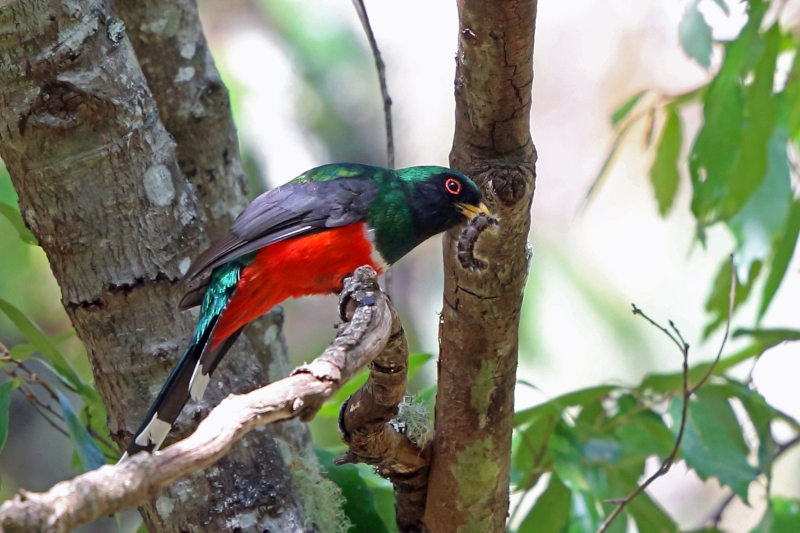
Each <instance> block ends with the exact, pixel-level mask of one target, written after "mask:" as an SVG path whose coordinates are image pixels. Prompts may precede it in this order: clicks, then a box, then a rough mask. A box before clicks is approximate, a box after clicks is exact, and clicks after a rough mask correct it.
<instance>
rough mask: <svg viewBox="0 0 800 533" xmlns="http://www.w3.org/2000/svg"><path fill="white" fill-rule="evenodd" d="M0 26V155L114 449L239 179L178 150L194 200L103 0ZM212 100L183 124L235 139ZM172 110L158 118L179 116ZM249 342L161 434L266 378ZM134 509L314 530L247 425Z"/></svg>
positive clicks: (163, 517) (269, 326)
mask: <svg viewBox="0 0 800 533" xmlns="http://www.w3.org/2000/svg"><path fill="white" fill-rule="evenodd" d="M170 20H172V19H169V18H168V19H167V22H169V21H170ZM195 29H196V30H197V28H195ZM197 31H199V30H197ZM0 35H3V36H5V38H4V39H0V155H2V157H3V159H4V160H5V162H6V165H7V167H8V170H9V173H10V174H11V178H12V181H13V183H14V186H15V188H16V190H17V193H18V195H19V197H20V206H21V211H22V214H23V217H24V218H25V221H26V223H27V224H28V226H29V227H30V228H31V230H32V231H33V233H34V234H35V235H36V237H37V238H38V239H39V242H40V243H41V245H42V247H43V248H44V250H45V252H46V253H47V256H48V258H49V260H50V264H51V268H52V269H53V273H54V274H55V277H56V279H57V281H58V282H59V285H60V287H61V290H62V302H63V304H64V306H65V308H66V310H67V313H68V315H69V317H70V319H71V321H72V323H73V325H74V326H75V329H76V331H77V333H78V336H79V337H80V339H81V340H82V341H83V342H84V344H85V345H86V348H87V351H88V354H89V359H90V362H91V364H92V369H93V372H94V376H95V384H96V386H97V389H98V391H99V392H100V394H101V395H102V397H103V399H104V401H105V403H106V406H107V408H108V413H109V427H110V429H111V432H112V436H113V437H114V438H115V440H116V441H117V442H118V443H120V445H123V444H126V443H127V441H128V439H129V438H130V435H131V432H132V430H134V429H135V428H136V426H137V425H138V424H139V422H140V421H141V419H142V417H143V415H144V413H145V411H146V409H147V407H148V405H149V403H150V402H151V400H152V399H153V398H154V396H155V394H156V392H157V391H158V388H160V386H161V384H162V383H163V382H164V379H165V377H166V375H167V373H168V372H169V370H170V369H171V368H172V366H173V365H174V363H175V362H176V360H177V358H178V357H179V356H180V353H181V352H182V350H183V348H184V347H185V344H186V343H187V342H188V339H189V337H190V335H191V331H192V329H193V327H194V321H195V319H196V314H195V313H183V314H181V313H178V311H177V309H176V307H175V302H176V301H177V299H178V297H179V296H180V293H181V292H182V287H181V285H180V283H179V281H180V279H181V277H182V275H183V273H184V272H185V271H186V269H187V268H188V266H189V263H190V261H191V259H192V258H193V257H194V256H195V255H196V254H197V253H198V251H199V250H200V249H201V248H202V247H204V246H207V245H208V242H209V241H208V239H207V238H206V234H205V230H204V227H203V223H202V219H203V218H206V219H208V220H210V221H211V224H212V226H213V227H214V228H215V233H218V232H219V230H220V228H221V227H222V225H224V224H226V223H227V222H229V220H230V216H231V215H232V214H234V213H235V212H236V211H237V210H238V209H239V208H240V207H241V205H243V204H242V198H243V197H242V188H241V186H236V187H230V184H231V183H232V182H236V181H237V180H238V181H239V182H241V179H240V177H239V176H238V175H237V173H238V172H239V171H238V160H237V159H238V158H237V156H236V154H235V153H233V152H231V151H230V150H229V151H228V154H227V157H228V159H227V160H226V159H225V156H224V148H223V152H222V153H220V152H219V151H216V152H214V153H210V152H209V154H200V155H203V156H204V157H199V156H193V155H191V153H190V150H188V149H187V152H185V153H184V155H185V154H186V153H188V154H189V155H185V159H184V160H181V161H180V162H181V164H182V165H183V166H184V167H186V168H190V167H192V166H193V167H194V168H196V169H200V170H198V172H197V173H196V176H200V177H198V178H197V185H198V187H197V188H198V190H200V191H201V193H202V196H201V197H202V198H203V199H204V200H206V204H205V206H204V208H202V209H201V208H200V207H199V205H198V203H197V198H196V196H195V194H194V191H193V189H192V187H191V186H190V185H189V184H188V183H187V181H186V180H185V179H184V177H183V175H182V173H181V170H180V168H179V164H178V163H179V157H180V156H178V157H176V146H175V143H174V142H173V140H172V139H171V138H170V135H169V133H168V132H167V131H166V130H165V128H164V126H163V125H162V122H161V120H160V119H159V113H158V110H157V107H156V102H155V101H154V99H153V96H152V95H151V93H150V91H149V88H148V85H147V82H146V80H145V77H144V76H143V74H142V71H141V69H140V67H139V64H138V63H137V60H136V56H135V55H134V51H133V49H132V48H131V45H130V43H129V42H128V40H127V39H126V37H125V33H124V31H123V26H122V24H121V22H120V21H119V20H118V19H117V18H116V17H115V15H114V14H113V13H112V11H111V10H110V9H109V8H108V6H107V5H106V4H105V3H104V2H102V1H97V2H90V1H88V0H77V1H75V2H69V3H62V2H57V1H55V0H22V1H18V2H15V3H12V4H10V5H8V6H5V7H3V8H2V9H0ZM195 36H196V37H197V34H195ZM197 38H198V41H196V42H197V43H198V46H200V48H201V52H200V53H199V54H200V55H201V56H202V59H203V61H204V62H205V64H208V62H209V61H210V57H209V56H207V50H205V49H204V47H203V46H202V43H201V42H200V37H197ZM183 50H188V47H187V48H185V49H183ZM186 55H189V54H188V51H186ZM192 57H193V58H194V56H192ZM210 68H211V69H213V65H211V67H210ZM173 81H175V79H174V78H173ZM175 83H177V82H175ZM162 88H163V87H162ZM212 92H213V91H212ZM212 96H213V95H212ZM205 97H208V94H207V93H201V94H200V95H199V96H197V100H196V101H195V106H194V107H193V108H192V110H193V111H197V110H198V109H203V105H204V104H205V103H208V102H212V103H214V102H215V103H214V104H213V105H210V107H207V108H205V111H206V112H208V115H207V118H208V116H210V115H213V111H215V110H216V111H218V110H219V106H220V105H222V104H220V102H221V101H222V100H224V98H223V99H222V100H219V99H217V100H215V99H214V98H210V100H209V99H208V98H206V99H204V98H205ZM225 105H227V104H225ZM225 105H223V106H222V111H223V114H224V113H227V114H228V118H227V119H226V118H225V117H224V116H223V117H222V118H220V117H216V118H215V117H211V118H209V120H208V121H206V122H205V123H204V124H194V126H195V127H197V128H198V132H196V134H197V135H201V136H202V132H201V131H200V130H201V129H202V128H204V127H205V128H208V127H211V128H219V127H222V126H220V124H227V126H225V127H227V130H226V131H225V133H224V135H223V137H225V138H226V139H227V141H226V142H227V143H228V144H225V145H224V146H230V145H231V139H232V138H234V137H233V136H234V135H235V134H234V133H233V130H232V124H231V123H230V118H229V111H227V108H226V107H225ZM201 114H202V113H201ZM177 115H178V118H177V119H175V121H174V122H173V124H180V123H181V119H180V113H177ZM190 115H191V113H190V114H189V115H186V114H184V117H188V116H190ZM193 117H194V118H197V117H196V116H193ZM174 118H175V117H172V119H174ZM226 121H227V122H226ZM183 124H184V127H185V126H186V125H187V124H189V123H188V122H187V121H186V119H184V122H183ZM179 130H180V128H179V127H178V126H176V129H175V131H176V132H178V131H179ZM221 135H222V134H221ZM176 137H179V138H180V136H179V135H178V134H177V133H176ZM186 138H188V139H191V138H190V137H186ZM189 142H190V143H191V142H192V141H191V140H190V141H189ZM234 146H235V144H234ZM220 147H221V148H222V147H223V145H220ZM221 156H222V162H221V163H220V162H219V161H217V162H215V159H219V158H220V157H221ZM209 169H212V170H209ZM213 169H221V170H213ZM203 176H206V177H203ZM204 180H206V181H205V182H204ZM215 180H218V183H219V185H216V183H217V181H215ZM204 187H205V188H204ZM215 187H218V189H215ZM212 191H213V192H212ZM223 191H224V194H223ZM204 212H205V213H206V215H207V216H205V217H204V216H203V213H204ZM270 320H271V322H270V321H268V322H267V323H266V324H262V326H261V327H262V331H261V333H265V334H266V335H269V337H270V338H272V339H275V338H278V337H279V333H280V325H281V320H282V317H281V316H280V315H279V314H274V315H272V316H271V319H270ZM266 335H262V337H263V336H266ZM271 347H272V348H274V349H277V350H280V349H281V346H280V344H279V343H278V344H273V345H272V346H271ZM250 351H251V350H250V349H248V347H247V343H243V342H240V343H239V344H238V345H237V347H235V349H234V350H232V354H231V356H229V357H228V358H226V361H225V362H224V363H223V364H222V365H221V367H220V369H218V370H217V372H216V374H215V378H214V381H215V382H216V383H214V384H212V386H211V387H209V389H208V392H207V395H206V396H207V398H206V400H204V401H203V402H201V403H199V404H193V405H192V406H191V407H190V408H188V409H187V412H186V413H185V415H184V416H183V417H181V419H179V424H178V427H177V429H176V431H175V436H176V437H180V436H183V435H185V434H186V433H188V432H189V431H190V429H191V427H193V425H194V424H195V423H196V420H197V419H199V418H202V417H203V416H204V414H205V413H206V412H207V411H208V408H209V407H210V406H211V405H213V404H216V403H218V402H219V401H220V400H221V399H222V398H223V397H225V396H227V394H228V393H230V392H241V391H246V390H250V389H253V388H255V387H257V386H259V385H261V384H263V383H264V382H265V377H266V376H265V375H264V373H263V372H262V369H261V366H260V365H259V364H258V361H256V359H255V358H254V357H253V356H252V354H250V353H249V352H250ZM273 351H274V350H273ZM294 445H296V446H307V441H305V442H304V441H303V439H302V438H301V439H299V440H298V442H296V443H294ZM296 466H297V467H298V468H301V469H304V468H305V467H306V465H305V464H303V463H302V461H300V462H299V463H298V465H296ZM143 512H144V516H145V518H146V520H147V523H148V526H149V527H150V528H151V532H155V531H196V530H198V528H202V529H203V530H205V531H219V530H235V531H242V532H245V531H258V532H262V531H304V530H307V529H308V530H310V529H313V525H311V523H310V522H308V521H307V520H306V516H305V513H304V510H303V506H302V501H301V499H300V497H299V496H298V494H297V492H296V491H295V490H294V487H293V483H292V476H291V473H290V471H289V469H287V467H286V464H285V463H284V460H283V458H282V456H281V453H280V450H279V447H278V444H277V443H276V442H275V440H274V439H273V438H272V434H271V433H270V432H268V431H256V432H253V433H251V434H250V435H248V436H247V437H246V438H245V439H243V440H242V441H240V442H239V443H238V444H237V445H235V446H234V447H233V449H232V450H231V452H230V454H229V455H228V456H227V457H226V458H225V459H223V460H222V461H220V462H219V463H217V464H216V465H215V466H214V467H212V468H211V469H209V470H208V471H206V472H203V473H201V474H199V475H195V476H192V477H190V478H188V479H185V480H182V481H180V482H177V483H175V484H174V485H173V486H172V487H171V488H170V489H169V490H168V491H167V492H166V493H165V494H163V495H161V496H160V497H158V498H157V499H156V500H155V502H153V503H152V504H150V505H148V506H145V507H144V509H143ZM307 522H308V525H306V524H307Z"/></svg>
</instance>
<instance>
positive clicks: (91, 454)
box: [56, 390, 106, 472]
mask: <svg viewBox="0 0 800 533" xmlns="http://www.w3.org/2000/svg"><path fill="white" fill-rule="evenodd" d="M56 394H58V401H59V403H60V404H61V412H62V413H63V415H64V421H65V422H66V423H67V432H68V433H69V436H70V439H72V445H73V446H74V447H75V451H76V452H77V454H78V457H80V462H81V466H82V468H83V471H84V472H88V471H89V470H95V469H97V468H100V467H101V466H103V465H104V464H106V459H105V457H103V452H101V451H100V448H98V447H97V443H95V441H94V439H93V438H92V436H91V435H89V432H88V431H86V426H84V425H83V422H81V419H80V418H79V417H78V416H77V415H76V414H75V411H73V410H72V405H70V403H69V400H68V399H67V397H66V396H64V395H63V394H62V393H61V391H59V390H57V391H56Z"/></svg>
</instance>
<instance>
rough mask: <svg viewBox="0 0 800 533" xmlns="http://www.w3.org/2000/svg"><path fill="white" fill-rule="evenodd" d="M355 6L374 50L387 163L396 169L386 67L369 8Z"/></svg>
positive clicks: (357, 0) (355, 0)
mask: <svg viewBox="0 0 800 533" xmlns="http://www.w3.org/2000/svg"><path fill="white" fill-rule="evenodd" d="M353 6H355V8H356V13H357V14H358V19H359V20H360V21H361V25H362V26H363V27H364V33H365V34H366V35H367V41H369V47H370V50H372V57H373V58H375V69H376V70H377V71H378V82H379V83H380V85H381V97H382V98H383V119H384V123H385V124H386V161H387V163H386V164H387V165H388V166H389V168H394V132H393V131H392V98H391V97H390V96H389V87H388V85H387V84H386V65H385V64H384V63H383V58H382V57H381V51H380V49H378V41H376V40H375V34H374V33H373V32H372V25H371V24H370V22H369V15H367V8H366V6H365V5H364V0H353Z"/></svg>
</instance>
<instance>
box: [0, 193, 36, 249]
mask: <svg viewBox="0 0 800 533" xmlns="http://www.w3.org/2000/svg"><path fill="white" fill-rule="evenodd" d="M0 215H2V216H3V217H5V218H6V220H8V221H9V222H10V223H11V225H12V226H14V229H15V230H17V233H19V238H20V239H22V242H24V243H25V244H31V245H33V246H36V245H38V244H39V242H38V241H37V240H36V237H34V236H33V233H31V230H29V229H28V226H26V225H25V221H24V220H22V215H21V214H20V213H19V209H16V208H14V207H12V206H10V205H8V204H6V203H3V202H0Z"/></svg>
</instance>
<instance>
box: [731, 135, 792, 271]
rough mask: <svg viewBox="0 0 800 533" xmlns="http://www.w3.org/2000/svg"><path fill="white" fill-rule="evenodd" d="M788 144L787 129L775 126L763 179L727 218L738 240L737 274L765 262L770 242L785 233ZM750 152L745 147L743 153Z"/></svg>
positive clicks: (788, 191) (788, 195)
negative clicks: (754, 264) (755, 264)
mask: <svg viewBox="0 0 800 533" xmlns="http://www.w3.org/2000/svg"><path fill="white" fill-rule="evenodd" d="M767 135H768V134H767ZM787 143H788V135H787V132H786V129H785V128H784V127H782V126H779V127H777V128H776V129H775V131H774V132H773V133H772V138H771V139H769V146H768V147H767V148H768V157H767V155H766V154H765V156H764V159H765V161H767V160H768V166H767V168H766V169H765V171H766V176H765V178H764V181H763V182H762V183H761V185H760V186H759V187H758V189H756V190H755V192H753V194H752V195H751V196H750V198H749V199H748V200H747V203H745V205H744V207H742V209H741V210H740V211H739V212H738V213H737V214H736V215H735V216H734V217H733V218H732V219H731V220H730V221H728V227H729V228H730V229H731V232H732V233H733V235H734V237H736V242H737V248H736V264H737V270H738V271H739V273H738V275H739V277H744V276H745V275H747V271H748V270H749V269H750V267H751V265H752V264H753V263H754V262H756V261H760V262H761V263H764V262H766V260H767V258H768V256H769V255H770V252H771V250H772V247H773V243H774V242H776V241H777V240H778V238H779V236H780V235H781V234H782V233H784V228H785V226H786V221H787V219H788V217H789V213H790V208H791V205H792V184H791V181H792V178H791V174H790V172H789V156H788V153H787V151H786V146H787ZM752 151H753V150H752V149H751V150H745V151H743V152H742V154H746V153H751V152H752ZM753 157H756V156H753ZM759 164H760V163H759ZM759 171H760V169H759ZM734 179H736V176H734ZM738 179H743V180H746V179H751V180H752V177H748V176H746V175H742V176H739V177H738Z"/></svg>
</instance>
